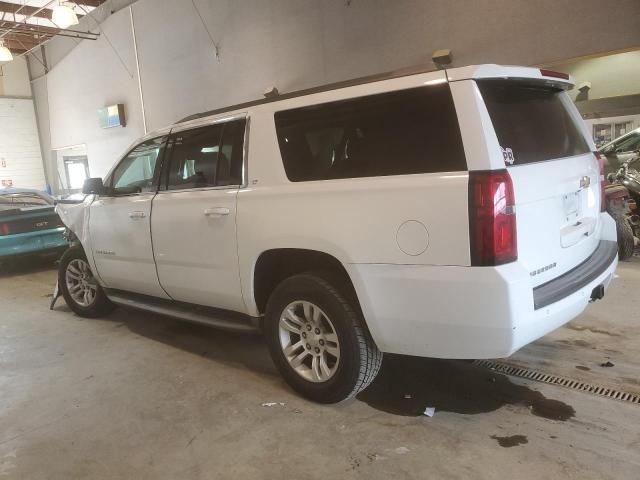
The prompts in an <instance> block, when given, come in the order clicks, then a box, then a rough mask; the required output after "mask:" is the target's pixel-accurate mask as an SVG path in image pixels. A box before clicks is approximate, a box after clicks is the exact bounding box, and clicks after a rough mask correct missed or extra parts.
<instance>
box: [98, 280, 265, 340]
mask: <svg viewBox="0 0 640 480" xmlns="http://www.w3.org/2000/svg"><path fill="white" fill-rule="evenodd" d="M105 293H106V295H107V297H108V298H109V300H111V301H112V302H113V303H115V304H116V305H120V306H122V307H130V308H135V309H138V310H145V311H147V312H152V313H157V314H160V315H165V316H167V317H173V318H178V319H180V320H186V321H188V322H193V323H199V324H201V325H207V326H210V327H215V328H219V329H222V330H229V331H234V332H244V333H260V331H261V329H260V319H259V318H256V317H251V316H249V315H245V314H242V313H238V312H231V311H229V310H221V309H218V308H212V307H205V306H202V305H193V304H190V303H183V302H175V301H172V300H164V299H162V298H156V297H150V296H148V295H140V294H137V293H131V292H123V291H121V290H113V289H105Z"/></svg>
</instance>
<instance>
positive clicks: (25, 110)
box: [0, 98, 46, 189]
mask: <svg viewBox="0 0 640 480" xmlns="http://www.w3.org/2000/svg"><path fill="white" fill-rule="evenodd" d="M3 180H4V181H5V182H6V181H8V180H10V181H11V182H12V183H13V186H15V187H29V188H37V189H44V187H45V183H46V182H45V177H44V171H43V168H42V157H41V155H40V142H39V141H38V130H37V126H36V116H35V112H34V109H33V100H31V99H29V98H27V99H24V98H0V187H1V186H2V181H3Z"/></svg>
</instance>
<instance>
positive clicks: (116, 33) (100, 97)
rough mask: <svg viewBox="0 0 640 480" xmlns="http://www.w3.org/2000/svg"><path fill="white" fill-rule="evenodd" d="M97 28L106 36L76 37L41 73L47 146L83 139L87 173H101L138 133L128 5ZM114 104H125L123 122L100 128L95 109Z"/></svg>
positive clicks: (139, 122)
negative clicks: (74, 43)
mask: <svg viewBox="0 0 640 480" xmlns="http://www.w3.org/2000/svg"><path fill="white" fill-rule="evenodd" d="M102 28H103V30H104V33H105V34H106V35H105V34H103V35H102V36H101V37H100V39H99V40H97V41H85V42H81V43H80V44H79V45H78V46H77V47H76V48H75V49H73V50H72V51H71V52H70V53H69V54H68V55H67V56H66V57H64V58H63V59H62V60H61V61H60V62H59V63H58V64H57V65H56V66H55V68H53V69H52V71H51V72H50V73H49V74H48V75H47V76H46V86H45V88H46V91H47V98H48V110H49V116H50V135H51V148H52V149H61V148H64V147H69V146H73V145H78V144H85V145H86V149H87V155H88V157H89V160H90V163H89V171H90V174H91V175H92V176H103V175H104V174H105V173H106V172H107V171H108V170H109V168H110V167H111V165H112V164H113V162H114V160H115V159H116V158H117V157H118V156H119V155H120V154H121V153H122V152H123V151H124V150H125V149H126V147H127V146H128V145H129V144H130V143H131V142H133V141H134V140H135V139H136V138H138V137H140V136H141V135H143V128H142V114H141V108H140V101H139V96H138V83H137V82H138V80H137V76H136V67H135V58H134V54H133V44H132V40H131V39H132V37H131V35H132V34H131V21H130V18H129V13H128V10H122V11H121V12H119V13H118V14H116V15H113V16H111V17H109V18H108V19H107V20H106V21H105V22H104V23H103V24H102ZM107 38H108V40H109V41H110V42H111V44H110V43H109V41H108V40H107ZM111 45H113V48H115V50H116V51H117V54H116V53H115V52H114V50H113V48H112V47H111ZM36 83H37V84H40V83H41V81H36V82H34V84H36ZM36 98H39V95H36ZM116 103H123V104H124V105H125V110H126V111H125V113H126V116H127V126H126V127H125V128H121V127H116V128H110V129H103V128H100V126H99V124H98V109H99V108H101V107H104V106H107V105H113V104H116Z"/></svg>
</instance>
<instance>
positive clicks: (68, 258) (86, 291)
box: [58, 247, 115, 318]
mask: <svg viewBox="0 0 640 480" xmlns="http://www.w3.org/2000/svg"><path fill="white" fill-rule="evenodd" d="M58 288H59V289H60V292H62V296H63V297H64V300H65V301H66V302H67V305H68V306H69V308H70V309H71V310H73V311H74V312H75V313H76V314H77V315H80V316H81V317H88V318H96V317H102V316H105V315H107V314H109V313H111V311H112V310H113V309H114V308H115V306H114V305H113V303H111V302H110V301H109V299H108V298H107V296H106V295H105V293H104V291H103V290H102V287H101V286H100V285H99V284H98V282H97V281H96V279H95V277H94V276H93V273H92V272H91V267H90V266H89V262H88V261H87V258H86V257H85V255H84V251H83V250H82V248H80V247H72V248H70V249H69V250H67V251H66V252H65V253H64V255H62V258H61V259H60V266H59V269H58Z"/></svg>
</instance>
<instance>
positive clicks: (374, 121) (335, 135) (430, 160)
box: [275, 83, 467, 182]
mask: <svg viewBox="0 0 640 480" xmlns="http://www.w3.org/2000/svg"><path fill="white" fill-rule="evenodd" d="M275 122H276V130H277V134H278V142H279V144H280V151H281V154H282V160H283V162H284V168H285V171H286V174H287V177H288V178H289V180H291V181H292V182H302V181H310V180H330V179H337V178H354V177H376V176H387V175H407V174H414V173H432V172H449V171H460V170H466V168H467V165H466V159H465V156H464V150H463V147H462V138H461V136H460V128H459V126H458V118H457V116H456V111H455V107H454V105H453V99H452V97H451V91H450V89H449V85H448V84H447V83H443V84H439V85H432V86H428V87H420V88H415V89H410V90H401V91H397V92H389V93H384V94H379V95H371V96H367V97H360V98H355V99H350V100H343V101H339V102H332V103H325V104H321V105H314V106H310V107H304V108H298V109H294V110H285V111H281V112H277V113H276V114H275Z"/></svg>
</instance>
